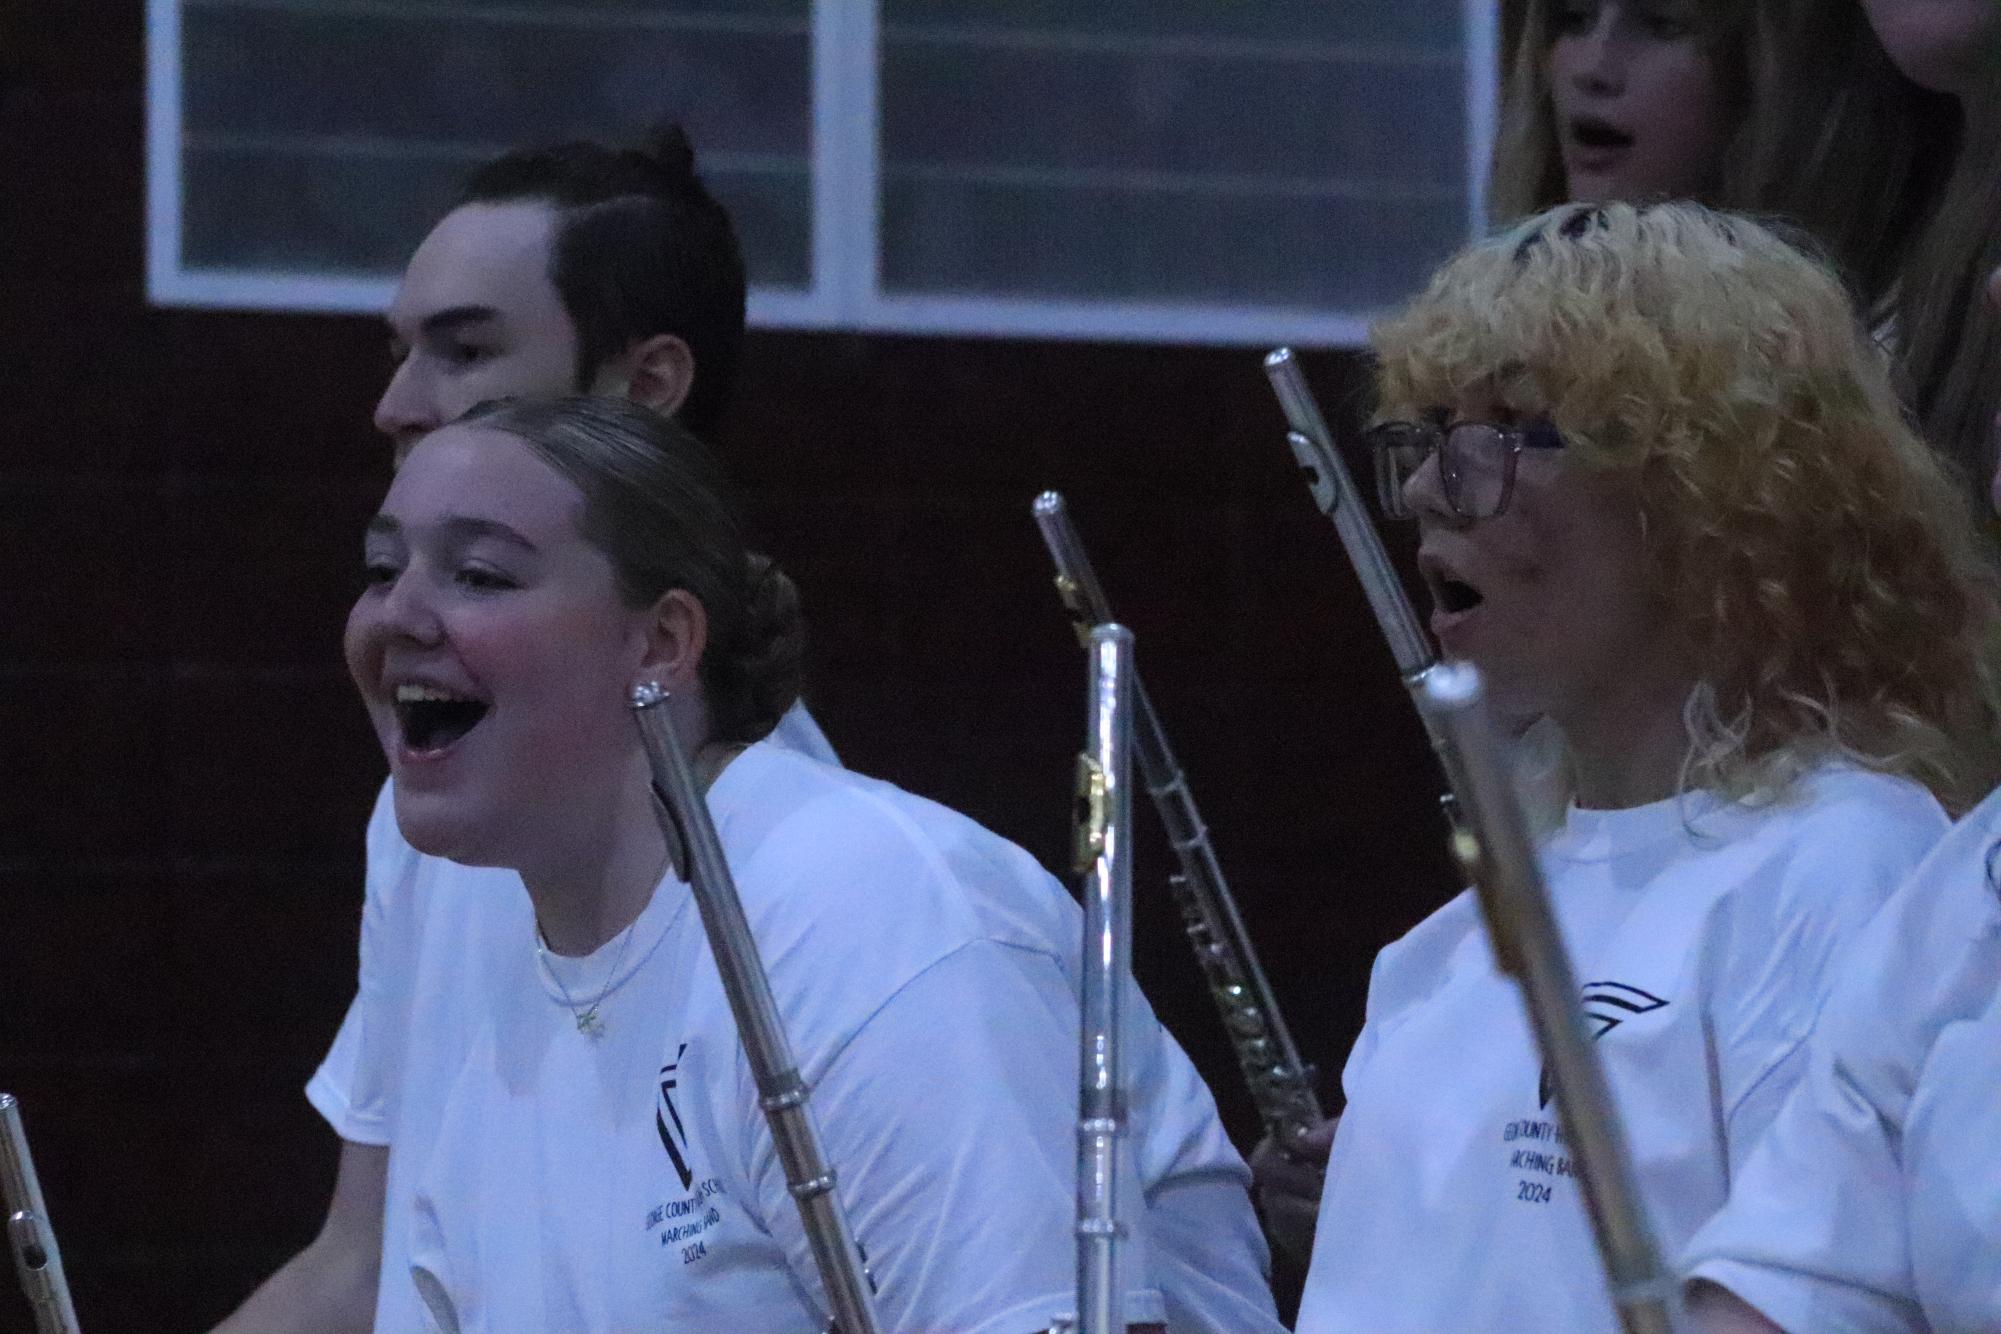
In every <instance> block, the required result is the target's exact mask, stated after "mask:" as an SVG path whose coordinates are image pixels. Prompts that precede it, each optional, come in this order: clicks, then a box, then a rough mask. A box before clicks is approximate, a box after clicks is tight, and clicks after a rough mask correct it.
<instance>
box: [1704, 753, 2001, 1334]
mask: <svg viewBox="0 0 2001 1334" xmlns="http://www.w3.org/2000/svg"><path fill="white" fill-rule="evenodd" d="M1997 881H2001V793H1997V794H1995V795H1993V796H1990V797H1988V798H1987V800H1986V801H1985V802H1983V803H1981V805H1980V806H1979V807H1978V808H1976V809H1975V810H1974V811H1973V812H1972V813H1971V814H1969V815H1968V816H1967V817H1966V818H1965V819H1963V820H1962V821H1960V823H1959V825H1958V826H1957V827H1956V828H1954V830H1953V831H1952V833H1951V834H1950V835H1948V836H1947V838H1946V839H1945V841H1944V842H1942V843H1940V844H1939V845H1938V848H1937V849H1936V850H1935V851H1934V852H1933V853H1932V855H1931V856H1930V857H1928V858H1926V859H1925V862H1924V864H1923V865H1922V866H1920V867H1919V868H1918V869H1917V870H1916V871H1915V872H1914V873H1912V875H1911V878H1910V880H1909V881H1908V882H1906V883H1905V885H1904V887H1903V888H1902V889H1900V890H1898V891H1897V894H1896V896H1895V897H1894V898H1893V899H1891V900H1890V902H1889V903H1888V904H1887V905H1885V906H1884V908H1883V911H1882V912H1881V913H1879V914H1878V915H1877V916H1876V918H1875V919H1874V920H1873V921H1871V922H1870V924H1869V926H1868V927H1867V929H1866V930H1864V932H1863V933H1862V935H1861V937H1860V938H1858V940H1857V941H1856V946H1855V949H1854V952H1853V954H1852V955H1851V958H1850V961H1849V963H1848V964H1847V965H1846V966H1845V967H1844V968H1843V969H1842V973H1841V977H1840V979H1839V981H1838V982H1837V984H1836V986H1835V989H1834V992H1833V994H1832V995H1831V996H1830V997H1829V999H1828V1003H1827V1009H1826V1011H1825V1013H1824V1014H1823V1015H1822V1018H1821V1022H1820V1026H1819V1028H1818V1029H1817V1030H1816V1031H1815V1033H1814V1037H1813V1041H1812V1043H1811V1044H1810V1045H1809V1053H1808V1061H1807V1074H1806V1077H1805V1078H1804V1079H1803V1080H1802V1081H1801V1082H1800V1083H1799V1085H1798V1086H1797V1087H1796V1088H1795V1089H1794V1090H1793V1093H1792V1095H1791V1096H1790V1097H1789V1098H1788V1099H1787V1100H1786V1105H1785V1107H1784V1108H1783V1109H1782V1110H1781V1111H1780V1113H1779V1116H1778V1118H1777V1120H1775V1121H1774V1122H1773V1123H1772V1128H1771V1130H1770V1131H1769V1132H1768V1133H1767V1134H1766V1135H1765V1138H1764V1140H1763V1141H1762V1142H1761V1143H1760V1144H1759V1146H1758V1150H1757V1152H1756V1153H1754V1154H1753V1155H1752V1157H1751V1161H1750V1162H1749V1163H1748V1164H1747V1165H1746V1167H1745V1169H1744V1172H1743V1174H1742V1176H1741V1177H1739V1179H1738V1181H1737V1183H1736V1185H1735V1187H1734V1188H1733V1190H1732V1191H1731V1196H1730V1202H1729V1204H1728V1205H1726V1206H1725V1207H1724V1209H1723V1211H1722V1212H1721V1213H1719V1214H1718V1215H1717V1216H1716V1217H1715V1218H1714V1219H1712V1220H1711V1221H1710V1222H1709V1224H1708V1225H1707V1226H1705V1227H1704V1228H1703V1229H1702V1231H1701V1232H1700V1233H1698V1234H1697V1235H1696V1238H1695V1240H1694V1241H1693V1242H1692V1243H1691V1244H1690V1245H1689V1248H1688V1253H1687V1267H1686V1270H1685V1272H1686V1273H1687V1274H1688V1275H1689V1276H1690V1277H1691V1278H1701V1279H1709V1280H1712V1281H1714V1282H1717V1283H1720V1284H1722V1285H1723V1286H1724V1287H1727V1288H1729V1289H1730V1290H1732V1291H1733V1292H1735V1293H1736V1294H1737V1295H1738V1296H1740V1297H1742V1298H1743V1299H1744V1300H1746V1301H1748V1302H1750V1303H1751V1304H1752V1305H1753V1306H1755V1307H1757V1308H1758V1309H1759V1310H1760V1311H1762V1312H1764V1314H1765V1315H1766V1316H1767V1317H1768V1318H1769V1319H1771V1320H1772V1321H1774V1322H1775V1323H1777V1324H1779V1325H1780V1326H1782V1327H1784V1328H1786V1329H1789V1330H1795V1331H1801V1332H1802V1334H1805V1332H1806V1331H1811V1332H1812V1334H1822V1331H1827V1332H1828V1334H1861V1332H1862V1331H1871V1332H1873V1331H1885V1332H1886V1334H1887V1332H1888V1331H1898V1332H1899V1334H1902V1332H1903V1331H1910V1332H1911V1334H1919V1332H1920V1331H1923V1330H1926V1329H1942V1330H1948V1329H1949V1330H1973V1329H2001V884H1997Z"/></svg>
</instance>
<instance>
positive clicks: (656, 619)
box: [633, 588, 709, 695]
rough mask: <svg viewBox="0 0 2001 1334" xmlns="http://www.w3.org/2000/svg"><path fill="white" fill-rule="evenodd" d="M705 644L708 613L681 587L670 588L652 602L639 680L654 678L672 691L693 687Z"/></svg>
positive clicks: (700, 665) (688, 691)
mask: <svg viewBox="0 0 2001 1334" xmlns="http://www.w3.org/2000/svg"><path fill="white" fill-rule="evenodd" d="M708 647H709V613H708V609H707V608H705V607H703V606H702V603H701V600H700V599H698V598H697V597H696V596H695V595H694V594H693V593H690V592H689V591H688V590H687V589H685V588H670V589H668V590H667V591H666V592H665V593H662V594H661V595H660V598H659V600H658V601H656V602H655V603H654V604H653V618H652V620H651V622H650V623H649V624H648V625H647V627H646V651H645V655H644V657H642V658H641V660H640V664H639V676H638V678H637V679H636V680H635V681H634V682H633V684H634V685H637V684H639V682H641V681H657V682H659V683H660V684H661V685H663V686H665V687H666V688H667V689H668V690H669V691H671V692H672V693H674V694H676V695H685V694H688V693H691V692H692V691H694V689H695V686H696V683H697V681H698V680H699V679H700V673H701V667H702V655H703V654H704V653H706V652H707V651H708Z"/></svg>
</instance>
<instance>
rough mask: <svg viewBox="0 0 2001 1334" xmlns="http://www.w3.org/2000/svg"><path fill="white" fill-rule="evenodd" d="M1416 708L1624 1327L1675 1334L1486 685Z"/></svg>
mask: <svg viewBox="0 0 2001 1334" xmlns="http://www.w3.org/2000/svg"><path fill="white" fill-rule="evenodd" d="M1417 698H1418V703H1419V707H1421V708H1422V709H1423V710H1424V713H1425V716H1426V718H1427V719H1429V720H1430V722H1431V725H1432V726H1433V727H1435V728H1436V729H1437V730H1438V731H1439V732H1441V733H1442V734H1444V735H1445V736H1446V737H1447V738H1448V739H1449V740H1450V742H1451V745H1450V746H1449V747H1448V749H1447V750H1446V752H1445V753H1446V755H1447V756H1448V757H1449V758H1450V763H1451V765H1452V768H1451V770H1450V771H1449V776H1450V778H1451V782H1452V790H1453V791H1454V792H1456V793H1457V794H1458V797H1459V815H1460V824H1459V827H1458V828H1457V829H1456V830H1455V831H1454V833H1453V838H1452V848H1453V852H1454V853H1455V854H1456V855H1457V857H1458V859H1459V864H1460V865H1461V866H1462V867H1463V868H1464V869H1465V871H1466V875H1467V877H1468V878H1469V879H1470V880H1472V882H1473V887H1474V890H1475V892H1476V893H1477V894H1478V896H1479V899H1480V911H1481V914H1482V915H1483V916H1484V917H1485V919H1486V922H1487V935H1488V938H1489V939H1490V940H1491V941H1492V942H1493V946H1494V959H1495V961H1496V962H1497V963H1498V964H1499V965H1500V966H1501V968H1502V970H1503V971H1505V972H1507V973H1509V974H1511V975H1512V976H1513V977H1514V979H1515V981H1516V983H1517V984H1519V985H1520V987H1521V989H1522V999H1523V1000H1524V1001H1525V1002H1526V1004H1527V1008H1528V1013H1529V1020H1530V1023H1531V1025H1532V1026H1533V1027H1534V1029H1535V1035H1536V1044H1537V1045H1538V1046H1539V1047H1540V1048H1541V1049H1542V1059H1543V1064H1544V1066H1545V1068H1546V1069H1547V1070H1548V1071H1549V1080H1550V1085H1551V1087H1552V1089H1553V1091H1554V1093H1555V1095H1556V1106H1557V1112H1558V1115H1559V1116H1560V1118H1561V1119H1562V1122H1563V1133H1564V1137H1565V1139H1566V1141H1567V1142H1568V1145H1569V1148H1570V1154H1571V1160H1572V1162H1574V1163H1575V1164H1576V1166H1577V1177H1578V1181H1579V1182H1580V1183H1581V1184H1582V1186H1583V1189H1584V1202H1585V1207H1586V1209H1587V1211H1588V1212H1589V1214H1590V1218H1591V1233H1592V1236H1593V1238H1594V1239H1595V1240H1596V1242H1597V1245H1598V1255H1599V1258H1600V1260H1601V1261H1602V1262H1603V1264H1604V1266H1605V1274H1606V1278H1607V1279H1608V1281H1609V1283H1610V1287H1611V1292H1612V1303H1613V1305H1614V1306H1615V1307H1617V1309H1618V1312H1619V1322H1620V1325H1621V1327H1622V1328H1624V1329H1625V1331H1626V1334H1671V1331H1672V1330H1673V1329H1674V1328H1675V1325H1676V1311H1677V1297H1676V1293H1677V1287H1676V1284H1675V1281H1674V1276H1673V1274H1672V1273H1671V1272H1670V1271H1669V1269H1668V1268H1667V1266H1666V1265H1665V1264H1664V1263H1663V1262H1662V1260H1661V1254H1660V1248H1659V1246H1658V1245H1657V1244H1656V1243H1655V1241H1654V1236H1653V1232H1652V1230H1651V1229H1650V1228H1649V1227H1648V1224H1647V1217H1646V1212H1645V1210H1643V1209H1642V1208H1641V1205H1640V1194H1639V1187H1638V1185H1637V1184H1636V1182H1635V1180H1634V1177H1633V1168H1632V1156H1631V1154H1630V1153H1629V1152H1628V1150H1627V1147H1626V1137H1625V1133H1624V1131H1623V1130H1622V1128H1621V1126H1620V1123H1619V1113H1618V1108H1617V1107H1616V1106H1614V1105H1613V1102H1612V1095H1611V1091H1610V1089H1609V1088H1608V1087H1607V1086H1606V1083H1605V1071H1604V1069H1603V1068H1602V1067H1601V1066H1600V1065H1599V1063H1598V1052H1597V1049H1596V1048H1594V1047H1593V1046H1592V1045H1591V1035H1590V1033H1589V1032H1587V1031H1586V1028H1585V1016H1584V1010H1583V1007H1582V1006H1581V1005H1580V1004H1579V1003H1578V990H1577V979H1576V977H1575V975H1574V974H1573V973H1572V972H1571V968H1570V957H1569V955H1568V954H1566V953H1565V951H1564V948H1563V936H1562V934H1561V932H1560V931H1559V929H1558V927H1557V923H1556V917H1555V914H1554V913H1552V912H1551V910H1550V906H1549V893H1548V890H1547V888H1546V887H1545V886H1544V884H1543V879H1542V869H1541V867H1540V866H1538V865H1537V863H1536V859H1535V851H1534V849H1533V847H1532V845H1531V843H1530V840H1529V834H1528V826H1527V823H1526V822H1525V821H1524V820H1523V818H1522V812H1521V807H1520V805H1519V804H1518V803H1517V802H1516V800H1515V792H1514V788H1513V787H1512V786H1511V785H1510V783H1509V778H1508V770H1507V764H1506V761H1505V760H1504V759H1503V758H1502V755H1501V748H1500V745H1499V743H1498V742H1497V741H1496V739H1495V736H1494V733H1493V730H1492V724H1491V722H1490V720H1489V719H1488V717H1487V712H1486V709H1485V707H1484V705H1483V702H1482V699H1481V692H1480V674H1479V672H1478V671H1477V670H1475V669H1474V668H1473V667H1472V666H1471V665H1469V664H1465V663H1456V662H1455V663H1446V664H1444V665H1442V666H1440V667H1438V668H1437V669H1436V670H1434V671H1432V672H1431V673H1429V674H1428V675H1427V676H1426V678H1425V681H1424V686H1423V689H1422V690H1421V691H1420V692H1419V693H1418V696H1417Z"/></svg>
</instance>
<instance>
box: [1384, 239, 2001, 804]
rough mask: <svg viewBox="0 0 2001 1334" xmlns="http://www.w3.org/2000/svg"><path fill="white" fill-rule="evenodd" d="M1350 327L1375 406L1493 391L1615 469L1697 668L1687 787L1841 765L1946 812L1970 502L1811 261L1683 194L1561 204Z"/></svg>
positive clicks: (1977, 568)
mask: <svg viewBox="0 0 2001 1334" xmlns="http://www.w3.org/2000/svg"><path fill="white" fill-rule="evenodd" d="M1372 341H1373V343H1374V344H1375V347H1376V350H1377V352H1378V354H1379V356H1380V359H1381V365H1380V370H1379V374H1378V386H1379V391H1380V397H1381V407H1382V412H1383V413H1384V415H1386V416H1392V417H1413V416H1418V415H1421V414H1422V413H1423V412H1425V411H1426V410H1430V409H1435V408H1438V407H1440V406H1445V405H1450V404H1452V403H1454V402H1455V401H1457V400H1459V399H1461V398H1464V397H1467V396H1471V395H1475V394H1498V395H1499V396H1500V397H1501V399H1502V400H1503V401H1504V402H1506V403H1507V405H1508V406H1509V407H1510V408H1512V409H1514V410H1515V411H1517V412H1519V413H1521V414H1523V415H1525V416H1542V417H1547V418H1548V419H1549V420H1551V421H1552V422H1553V423H1554V424H1555V425H1556V427H1557V428H1558V430H1560V431H1561V432H1562V434H1563V437H1564V441H1565V443H1566V445H1567V446H1568V447H1569V449H1570V452H1571V453H1572V455H1573V456H1574V457H1576V458H1577V459H1578V460H1579V461H1580V462H1581V463H1583V464H1584V465H1585V466H1589V467H1599V468H1608V469H1617V470H1621V471H1624V472H1628V473H1630V474H1632V475H1633V476H1634V478H1635V481H1636V486H1635V492H1636V494H1637V497H1638V505H1639V508H1640V521H1641V531H1642V534H1643V542H1644V550H1645V553H1646V560H1647V568H1648V570H1649V579H1650V583H1651V592H1652V594H1653V595H1654V597H1655V598H1656V599H1657V601H1658V604H1659V605H1660V606H1661V607H1662V609H1663V612H1664V614H1665V615H1667V616H1669V617H1671V618H1672V620H1673V622H1674V623H1675V625H1676V626H1677V627H1678V628H1679V630H1680V631H1681V633H1682V635H1683V636H1684V638H1685V640H1686V642H1687V643H1688V644H1689V645H1690V647H1691V648H1692V650H1693V651H1694V654H1695V659H1694V660H1695V662H1696V664H1697V669H1698V674H1699V680H1698V684H1697V686H1696V689H1695V692H1694V695H1693V696H1692V698H1691V700H1690V704H1689V707H1688V709H1687V712H1686V719H1687V723H1688V728H1689V743H1690V748H1689V752H1688V760H1687V764H1686V767H1685V771H1684V782H1685V784H1686V785H1687V786H1693V787H1702V788H1707V789H1711V790H1714V791H1718V792H1720V793H1723V794H1725V795H1728V796H1733V797H1738V798H1751V799H1776V798H1778V797H1779V796H1781V795H1783V794H1785V793H1786V791H1787V790H1788V789H1789V788H1790V787H1791V785H1792V783H1793V781H1794V780H1795V779H1796V778H1798V777H1799V776H1800V775H1802V774H1803V773H1805V772H1806V771H1807V770H1809V769H1811V768H1814V767H1816V766H1817V765H1819V764H1822V763H1825V762H1827V761H1829V760H1833V759H1846V760H1848V761H1851V762H1853V763H1856V764H1859V765H1862V766H1865V767H1868V768H1871V769H1876V770H1880V771H1884V772H1888V773H1894V774H1901V775H1904V776H1907V777H1909V778H1912V779H1915V780H1916V781H1918V782H1920V783H1923V784H1924V785H1925V786H1926V787H1928V788H1929V789H1931V791H1932V792H1933V793H1934V794H1936V795H1937V797H1938V798H1939V800H1940V802H1941V803H1942V804H1944V805H1945V806H1946V807H1947V808H1948V809H1949V810H1952V811H1954V812H1955V813H1957V812H1959V811H1963V810H1965V809H1966V808H1968V807H1969V806H1971V805H1972V804H1973V803H1974V802H1975V801H1977V800H1978V799H1979V798H1980V797H1981V796H1982V795H1984V794H1985V793H1986V791H1987V790H1988V789H1989V788H1990V787H1992V786H1993V785H1994V784H1995V782H1996V780H1997V778H2001V728H1998V727H1997V717H2001V714H1998V713H1997V699H1996V692H1995V682H1994V677H1993V673H1992V669H1991V665H1990V663H1989V661H1988V652H1989V649H1990V646H1991V645H1992V644H1993V643H1994V642H1995V637H1996V636H1995V627H1996V624H1997V594H1996V584H1995V581H1994V579H1993V576H1992V572H1991V570H1990V568H1989V566H1988V565H1987V563H1986V560H1985V558H1984V556H1983V554H1982V551H1983V549H1982V547H1981V544H1980V540H1979V537H1978V535H1977V530H1976V527H1975V523H1974V519H1973V515H1972V512H1971V509H1970V507H1969V505H1968V504H1967V502H1966V500H1965V498H1964V496H1963V493H1962V491H1961V490H1960V488H1959V487H1958V486H1956V485H1955V482H1954V480H1953V478H1952V477H1951V475H1950V474H1949V473H1948V471H1947V470H1946V469H1945V468H1944V467H1943V466H1942V465H1941V463H1940V461H1939V460H1938V458H1937V456H1936V455H1935V454H1934V453H1933V452H1932V451H1931V450H1930V449H1928V448H1926V446H1925V445H1924V444H1923V443H1922V442H1921V441H1920V440H1919V439H1918V438H1917V437H1916V436H1915V435H1914V434H1913V433H1912V432H1911V431H1910V430H1909V428H1907V427H1906V426H1905V425H1904V421H1903V417H1902V414H1901V413H1900V411H1899V408H1898V404H1897V399H1896V396H1895V394H1894V392H1893V391H1892V389H1891V386H1890V383H1889V378H1888V374H1887V371H1886V369H1885V366H1884V364H1883V359H1882V356H1881V354H1880V353H1879V352H1878V351H1877V350H1876V349H1875V348H1874V347H1873V345H1872V344H1871V342H1870V340H1869V337H1868V335H1867V333H1866V331H1865V330H1864V329H1863V328H1862V326H1861V323H1860V321H1859V319H1858V318H1857V316H1856V313H1855V311H1854V309H1853V307H1852V306H1851V305H1850V303H1849V300H1848V298H1847V296H1846V295H1845V294H1844V292H1843V290H1842V287H1841V284H1840V282H1839V280H1837V279H1836V278H1835V277H1834V275H1833V274H1832V273H1831V272H1829V271H1828V269H1827V268H1826V267H1825V266H1824V265H1823V264H1821V263H1820V262H1819V261H1817V260H1816V259H1814V258H1811V257H1809V256H1808V255H1807V254H1805V253H1803V252H1802V251H1800V250H1798V249H1796V248H1794V247H1793V246H1792V245H1790V244H1788V243H1787V242H1786V241H1783V240H1781V239H1780V238H1779V237H1778V236H1777V235H1775V234H1774V233H1773V232H1772V231H1770V230H1768V229H1767V228H1765V227H1763V226H1761V225H1759V224H1758V223H1756V222H1753V221H1750V220H1748V219H1746V218H1742V217H1737V216H1733V215H1729V214H1724V213H1719V212H1715V211H1712V210H1709V209H1706V208H1704V207H1702V206H1700V205H1696V204H1667V205H1658V206H1653V207H1645V206H1641V207H1634V206H1631V205H1625V204H1609V205H1604V206H1596V207H1593V206H1576V205H1567V206H1564V207H1561V208H1557V209H1553V210H1550V211H1549V212H1546V213H1543V214H1540V215H1538V216H1537V217H1534V218H1532V219H1530V220H1528V221H1527V222H1525V223H1523V224H1521V225H1520V226H1518V227H1516V228H1515V229H1513V230H1512V231H1510V232H1508V233H1507V234H1505V235H1503V236H1500V237H1497V238H1494V239H1492V240H1489V241H1486V242H1483V243H1481V244H1478V245H1475V246H1473V247H1472V248H1470V249H1468V250H1466V251H1464V252H1462V253H1461V254H1460V255H1458V256H1457V257H1456V258H1454V259H1453V260H1451V261H1450V262H1448V263H1447V264H1446V265H1445V266H1444V267H1443V268H1442V269H1440V270H1439V272H1438V273H1437V275H1436V276H1434V278H1433V279H1432V281H1431V285H1430V287H1429V288H1428V289H1427V290H1426V291H1425V293H1424V294H1423V295H1422V296H1421V297H1419V298H1418V299H1417V300H1416V301H1415V302H1414V303H1412V304H1411V305H1410V306H1409V307H1408V308H1406V309H1405V310H1404V311H1402V312H1401V313H1400V314H1398V315H1396V316H1394V317H1392V318H1390V319H1389V320H1387V321H1385V322H1384V323H1382V324H1380V325H1379V326H1378V327H1377V328H1376V329H1375V330H1374V332H1373V337H1372Z"/></svg>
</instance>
